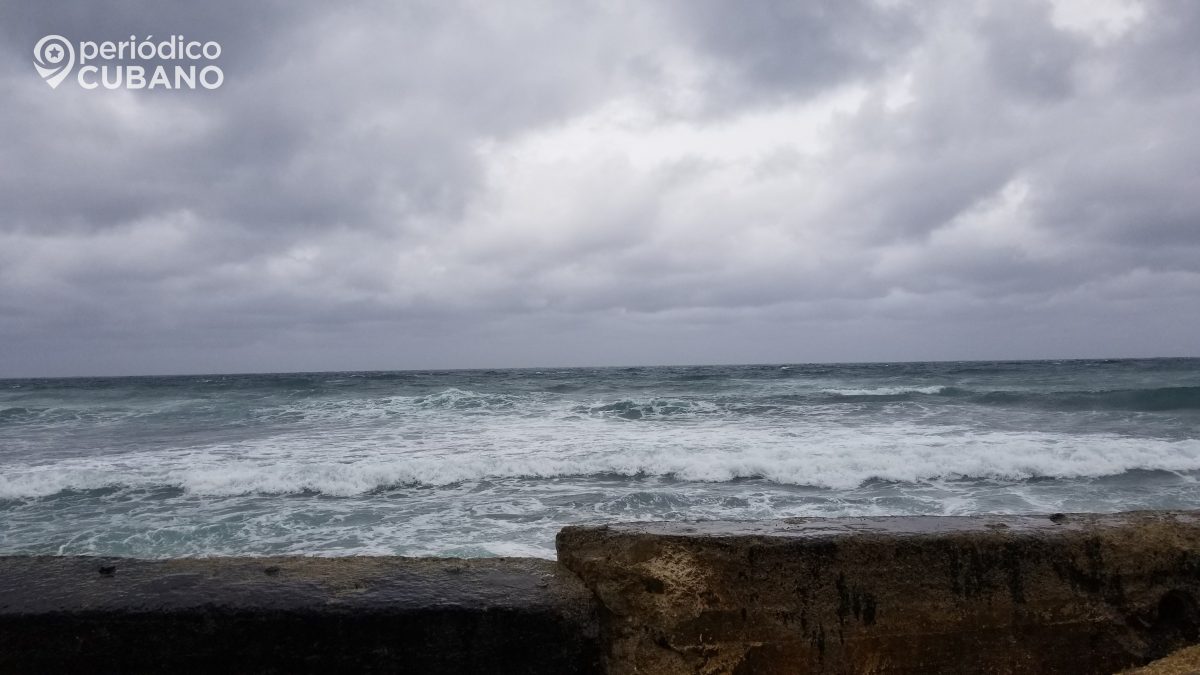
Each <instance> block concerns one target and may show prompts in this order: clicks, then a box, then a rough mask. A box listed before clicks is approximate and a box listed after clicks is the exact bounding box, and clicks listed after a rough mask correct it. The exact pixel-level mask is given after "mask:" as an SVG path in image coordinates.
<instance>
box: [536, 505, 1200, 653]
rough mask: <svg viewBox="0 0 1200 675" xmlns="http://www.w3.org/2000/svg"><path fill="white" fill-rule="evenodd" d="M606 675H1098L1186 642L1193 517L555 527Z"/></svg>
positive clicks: (1194, 635) (1199, 523)
mask: <svg viewBox="0 0 1200 675" xmlns="http://www.w3.org/2000/svg"><path fill="white" fill-rule="evenodd" d="M558 553H559V560H560V562H561V563H562V564H564V565H565V566H566V567H568V568H570V569H571V570H572V571H574V572H575V573H577V574H578V575H579V576H580V577H581V578H582V579H583V581H584V583H585V584H587V586H588V587H589V588H591V589H592V590H593V591H595V592H596V594H597V595H598V597H599V598H600V600H601V602H602V603H603V605H604V606H605V612H604V616H605V618H604V620H603V628H604V630H605V632H606V640H608V641H609V653H608V659H609V664H608V665H609V668H610V672H613V673H634V672H638V673H663V674H670V673H689V674H691V673H756V674H757V673H1112V672H1115V671H1118V670H1122V669H1124V668H1127V667H1130V666H1135V665H1141V664H1144V663H1146V662H1148V661H1150V660H1151V659H1153V658H1157V657H1160V656H1163V655H1165V654H1167V653H1169V652H1170V651H1172V650H1173V649H1175V648H1178V647H1180V646H1183V645H1185V644H1188V643H1191V642H1195V641H1197V639H1198V638H1200V612H1198V609H1197V598H1200V516H1198V515H1197V514H1195V513H1182V512H1153V513H1150V512H1146V513H1128V514H1116V515H1066V516H1063V515H1061V514H1060V515H1056V516H1052V517H1047V516H1029V517H1003V516H979V517H920V518H912V517H897V518H844V519H815V518H814V519H808V518H796V519H787V520H783V521H774V522H748V523H737V522H709V523H650V524H627V525H610V526H599V527H568V528H566V529H564V530H563V531H562V532H561V533H560V534H559V537H558Z"/></svg>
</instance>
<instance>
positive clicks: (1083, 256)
mask: <svg viewBox="0 0 1200 675" xmlns="http://www.w3.org/2000/svg"><path fill="white" fill-rule="evenodd" d="M50 33H56V34H61V35H63V36H65V37H67V38H69V39H71V40H73V41H80V40H94V41H102V40H121V39H128V37H129V36H130V35H136V36H138V37H139V38H141V37H145V36H148V35H153V36H155V39H162V38H165V37H166V36H168V35H172V34H184V35H185V36H186V37H187V38H188V39H193V38H194V39H199V40H216V41H219V42H220V43H221V45H222V47H223V53H222V55H221V57H220V59H219V60H218V61H217V63H218V64H219V65H220V66H221V67H222V69H223V71H224V73H225V81H224V84H223V85H222V86H221V87H220V88H219V89H216V90H211V91H209V90H198V91H153V92H148V91H131V90H115V91H106V90H103V89H98V90H94V91H85V90H82V89H81V88H80V87H78V86H77V85H76V84H75V83H74V82H73V81H71V80H68V81H67V82H65V83H64V84H63V85H62V86H60V87H59V88H58V89H51V88H50V87H49V86H47V85H46V83H45V82H43V81H42V79H41V78H40V77H39V76H38V74H37V73H36V72H35V70H34V67H33V47H34V44H35V43H36V42H37V41H38V39H39V38H40V37H42V36H43V35H46V34H50ZM0 88H2V89H0V91H2V98H0V376H26V375H85V374H140V373H146V374H150V373H187V372H235V371H281V370H343V369H399V368H426V367H436V368H444V367H504V366H539V365H616V364H687V363H756V362H806V361H862V360H867V361H887V360H925V359H992V358H1066V357H1119V356H1171V355H1192V356H1195V355H1200V2H1195V1H1194V0H1105V1H1100V0H1072V1H1068V0H1056V1H1050V0H1044V1H1043V0H1037V1H1034V0H995V1H993V2H986V1H978V2H975V1H969V0H952V1H951V0H947V1H945V2H937V1H926V0H920V1H918V0H911V1H906V0H862V1H851V0H829V1H828V2H816V1H811V2H800V1H797V2H747V3H743V2H724V1H721V0H700V1H694V0H679V1H678V2H667V1H662V2H660V1H652V2H644V1H641V0H636V1H634V0H630V1H629V2H594V3H592V2H565V1H564V2H546V1H540V2H511V1H505V2H483V1H480V2H461V3H460V2H442V1H430V2H398V3H397V2H377V3H375V2H365V3H357V4H356V3H345V4H343V3H330V2H316V1H315V0H313V1H311V2H293V1H289V2H283V1H280V2H275V3H267V2H263V3H243V2H176V3H171V2H158V1H155V2H149V1H146V2H137V1H122V2H96V1H94V0H86V1H84V0H81V1H78V2H29V1H25V0H12V1H8V0H3V1H0Z"/></svg>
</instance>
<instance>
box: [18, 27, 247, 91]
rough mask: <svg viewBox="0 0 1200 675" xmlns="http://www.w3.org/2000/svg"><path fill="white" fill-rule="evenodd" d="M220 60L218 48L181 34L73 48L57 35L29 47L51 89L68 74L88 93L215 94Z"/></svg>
mask: <svg viewBox="0 0 1200 675" xmlns="http://www.w3.org/2000/svg"><path fill="white" fill-rule="evenodd" d="M76 55H78V57H79V62H78V64H76V61H75V57H76ZM220 56H221V43H219V42H216V41H215V40H209V41H207V42H201V41H199V40H187V39H185V38H184V36H182V35H171V36H168V37H167V39H165V40H157V41H156V40H155V39H154V36H153V35H147V36H146V37H144V38H141V39H138V36H136V35H130V36H129V39H128V40H120V41H115V42H114V41H105V42H94V41H91V40H82V41H80V42H79V43H78V44H73V43H72V42H71V41H70V40H68V39H66V38H65V37H63V36H61V35H47V36H45V37H43V38H42V39H41V40H38V42H37V44H36V45H34V47H33V66H34V68H36V69H37V72H38V75H41V76H42V79H43V80H45V81H46V84H49V85H50V88H51V89H57V88H58V85H60V84H62V83H63V81H64V80H66V79H67V77H68V76H70V75H71V71H72V69H75V78H74V79H75V81H76V82H77V83H78V84H79V86H80V88H82V89H89V90H90V89H99V88H104V89H216V88H217V87H219V86H221V84H222V83H224V82H225V73H224V71H222V70H221V66H219V65H217V63H216V61H217V59H218V58H220ZM93 62H99V63H98V64H94V63H93ZM76 65H78V66H79V67H78V68H75V66H76Z"/></svg>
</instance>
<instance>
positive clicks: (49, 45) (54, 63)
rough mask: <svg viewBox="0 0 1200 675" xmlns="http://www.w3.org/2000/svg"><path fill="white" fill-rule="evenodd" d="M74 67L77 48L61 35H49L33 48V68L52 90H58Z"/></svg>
mask: <svg viewBox="0 0 1200 675" xmlns="http://www.w3.org/2000/svg"><path fill="white" fill-rule="evenodd" d="M74 65H75V48H74V47H72V46H71V41H70V40H68V39H66V38H65V37H63V36H61V35H47V36H46V37H44V38H42V39H41V40H38V43H37V44H36V45H34V47H33V67H34V68H37V71H38V75H41V76H42V79H43V80H45V81H46V84H48V85H50V88H51V89H57V88H58V85H59V84H61V83H62V81H63V80H65V79H66V78H67V75H70V74H71V67H72V66H74Z"/></svg>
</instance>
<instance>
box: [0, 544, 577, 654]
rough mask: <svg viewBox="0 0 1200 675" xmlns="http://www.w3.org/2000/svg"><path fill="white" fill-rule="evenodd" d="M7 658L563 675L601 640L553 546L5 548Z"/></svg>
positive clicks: (0, 562)
mask: <svg viewBox="0 0 1200 675" xmlns="http://www.w3.org/2000/svg"><path fill="white" fill-rule="evenodd" d="M0 672H3V673H67V672H69V673H81V672H104V673H131V672H132V673H142V672H175V673H179V672H185V673H190V672H206V673H245V672H271V673H299V672H326V673H328V672H348V673H353V672H388V673H396V672H402V673H513V674H522V675H523V674H526V673H529V674H545V675H563V674H570V673H580V674H583V673H596V672H600V646H599V643H598V640H597V625H596V606H595V604H594V600H593V598H592V596H591V595H590V594H589V593H588V592H587V591H586V590H585V589H584V588H583V586H582V585H581V584H580V583H579V580H578V579H576V578H575V577H574V576H572V575H571V574H569V573H566V572H564V571H563V570H562V569H560V568H559V567H558V566H556V565H555V564H554V563H553V562H551V561H546V560H533V559H496V558H493V559H478V560H447V559H420V558H333V559H330V558H223V559H222V558H215V559H203V560H170V561H137V560H127V559H103V558H48V557H26V558H19V557H8V558H0Z"/></svg>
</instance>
